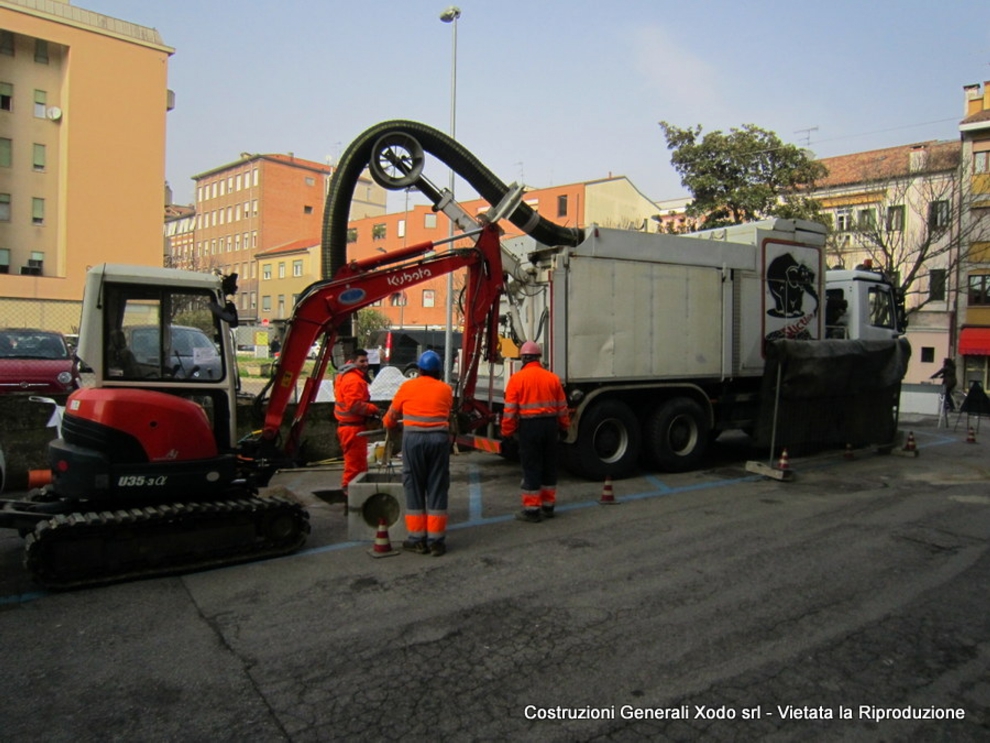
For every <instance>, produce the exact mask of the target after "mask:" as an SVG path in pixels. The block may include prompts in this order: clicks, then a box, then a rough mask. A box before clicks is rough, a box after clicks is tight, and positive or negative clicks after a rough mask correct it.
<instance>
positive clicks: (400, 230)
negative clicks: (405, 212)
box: [395, 219, 406, 238]
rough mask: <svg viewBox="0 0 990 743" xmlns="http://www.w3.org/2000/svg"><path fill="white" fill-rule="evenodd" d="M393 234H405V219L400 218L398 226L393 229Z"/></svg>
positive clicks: (397, 235) (400, 235) (399, 235)
mask: <svg viewBox="0 0 990 743" xmlns="http://www.w3.org/2000/svg"><path fill="white" fill-rule="evenodd" d="M395 236H396V237H399V238H402V237H405V236H406V220H404V219H400V220H399V224H398V227H396V230H395Z"/></svg>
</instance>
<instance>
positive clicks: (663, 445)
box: [506, 219, 893, 476]
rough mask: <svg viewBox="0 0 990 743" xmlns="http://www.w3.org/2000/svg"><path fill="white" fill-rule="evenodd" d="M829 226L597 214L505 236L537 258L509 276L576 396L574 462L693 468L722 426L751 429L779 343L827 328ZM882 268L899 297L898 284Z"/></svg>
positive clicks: (526, 316) (522, 317) (866, 333)
mask: <svg viewBox="0 0 990 743" xmlns="http://www.w3.org/2000/svg"><path fill="white" fill-rule="evenodd" d="M825 232H826V230H825V228H824V227H823V226H821V225H818V224H815V223H812V222H803V221H797V220H783V219H775V220H766V221H762V222H756V223H752V224H746V225H740V226H738V227H730V228H725V229H720V230H709V231H705V232H699V233H694V234H691V235H667V234H648V233H640V232H632V231H626V230H616V229H608V228H603V227H597V226H592V227H589V228H588V229H587V230H586V235H587V237H586V239H585V240H584V241H583V242H582V243H580V244H579V245H577V246H574V247H554V248H546V247H542V246H538V245H536V243H534V242H533V241H532V240H530V239H528V238H517V239H515V240H510V241H507V243H506V246H507V248H508V249H509V250H510V252H514V253H515V254H516V255H521V254H528V255H529V262H530V268H529V270H528V273H527V274H526V275H525V276H522V275H520V274H519V273H518V272H516V273H515V275H514V279H515V280H514V281H510V284H509V294H510V307H508V308H507V312H506V314H507V315H510V316H511V317H513V318H514V319H513V324H514V326H515V327H514V330H515V331H516V335H517V336H518V338H519V339H520V340H536V341H538V342H540V343H541V344H542V345H543V349H544V356H543V361H544V363H546V364H547V365H548V366H549V367H550V369H551V370H552V371H554V372H555V373H556V374H557V375H558V376H559V377H560V378H561V381H562V382H563V383H564V385H565V389H566V390H567V392H568V394H569V396H570V402H571V403H572V406H573V407H572V409H573V411H574V415H573V419H574V420H573V423H572V427H571V431H570V434H569V436H568V439H567V442H568V445H569V446H568V447H566V448H568V449H570V450H571V453H572V457H571V460H572V464H576V465H577V468H578V469H579V470H583V472H584V473H585V474H586V475H588V476H598V475H600V474H602V473H606V474H613V475H616V474H618V475H621V474H624V473H626V472H628V471H630V469H631V467H633V462H632V461H631V460H632V459H634V458H638V457H639V455H640V453H641V452H642V453H643V454H645V455H647V456H646V459H647V460H650V459H652V460H653V463H654V464H655V465H657V466H658V467H665V468H667V469H691V468H694V467H696V466H698V462H699V459H700V457H701V455H702V454H703V452H704V449H705V448H706V447H707V444H708V440H709V439H710V438H711V437H712V435H713V434H714V435H717V434H718V432H720V431H722V430H727V429H730V428H742V429H745V430H752V429H753V427H754V421H755V420H756V418H757V415H758V413H759V412H760V404H761V388H762V380H763V376H764V369H765V366H766V350H767V344H768V343H769V342H771V341H775V340H781V339H787V340H799V341H813V342H819V341H824V339H825V337H826V332H825V317H826V308H825V302H826V271H825V263H824V258H823V253H824V251H823V246H824V243H825ZM525 263H526V262H525V261H523V262H522V263H521V265H525ZM873 276H874V278H875V279H877V281H876V283H874V284H872V285H871V289H872V290H873V291H874V292H881V293H884V292H885V293H886V294H887V296H888V299H890V300H891V306H893V290H892V288H891V287H890V286H889V284H887V283H886V282H883V280H882V279H880V277H879V276H878V275H873ZM861 289H865V283H863V282H860V283H859V284H857V285H855V286H854V285H852V284H850V285H849V287H848V290H849V291H850V292H851V291H853V290H861ZM850 299H852V298H851V297H850ZM862 301H863V302H868V300H866V299H864V300H862ZM873 301H874V302H875V301H876V298H875V297H874V300H873ZM849 307H850V309H852V308H854V307H855V308H857V311H858V307H859V304H856V302H853V301H850V303H849ZM868 320H869V313H867V315H866V316H864V317H862V318H861V317H860V316H859V315H856V316H855V317H854V318H847V324H848V325H849V326H850V327H851V328H852V327H854V326H855V327H858V326H859V325H860V324H863V323H866V321H868ZM871 332H872V331H871V330H869V329H864V330H863V331H862V332H860V331H859V330H853V331H852V334H847V335H846V336H845V337H847V338H860V337H875V336H872V335H871ZM883 332H884V335H883V336H882V337H884V338H888V339H889V338H890V337H891V331H890V330H889V329H885V330H884V331H883ZM651 451H652V452H653V453H654V456H652V457H651V456H649V453H650V452H651Z"/></svg>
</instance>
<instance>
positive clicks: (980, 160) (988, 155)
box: [973, 152, 990, 173]
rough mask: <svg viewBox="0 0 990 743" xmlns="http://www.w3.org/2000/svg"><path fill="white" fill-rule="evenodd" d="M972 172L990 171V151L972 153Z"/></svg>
mask: <svg viewBox="0 0 990 743" xmlns="http://www.w3.org/2000/svg"><path fill="white" fill-rule="evenodd" d="M973 172H974V173H990V152H974V153H973Z"/></svg>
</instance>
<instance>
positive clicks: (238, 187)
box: [234, 173, 242, 191]
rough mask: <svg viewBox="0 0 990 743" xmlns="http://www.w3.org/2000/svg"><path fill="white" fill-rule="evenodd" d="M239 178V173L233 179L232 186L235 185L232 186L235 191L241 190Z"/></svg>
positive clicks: (240, 175) (240, 176)
mask: <svg viewBox="0 0 990 743" xmlns="http://www.w3.org/2000/svg"><path fill="white" fill-rule="evenodd" d="M241 178H242V174H241V173H238V174H237V177H236V178H235V179H234V184H235V185H234V188H235V189H236V190H237V191H240V190H241Z"/></svg>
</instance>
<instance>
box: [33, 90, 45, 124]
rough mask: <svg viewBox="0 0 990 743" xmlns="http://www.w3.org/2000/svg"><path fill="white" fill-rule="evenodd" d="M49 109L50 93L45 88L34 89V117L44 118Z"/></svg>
mask: <svg viewBox="0 0 990 743" xmlns="http://www.w3.org/2000/svg"><path fill="white" fill-rule="evenodd" d="M47 110H48V93H46V92H45V91H43V90H36V91H34V118H36V119H43V118H45V112H46V111H47Z"/></svg>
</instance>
